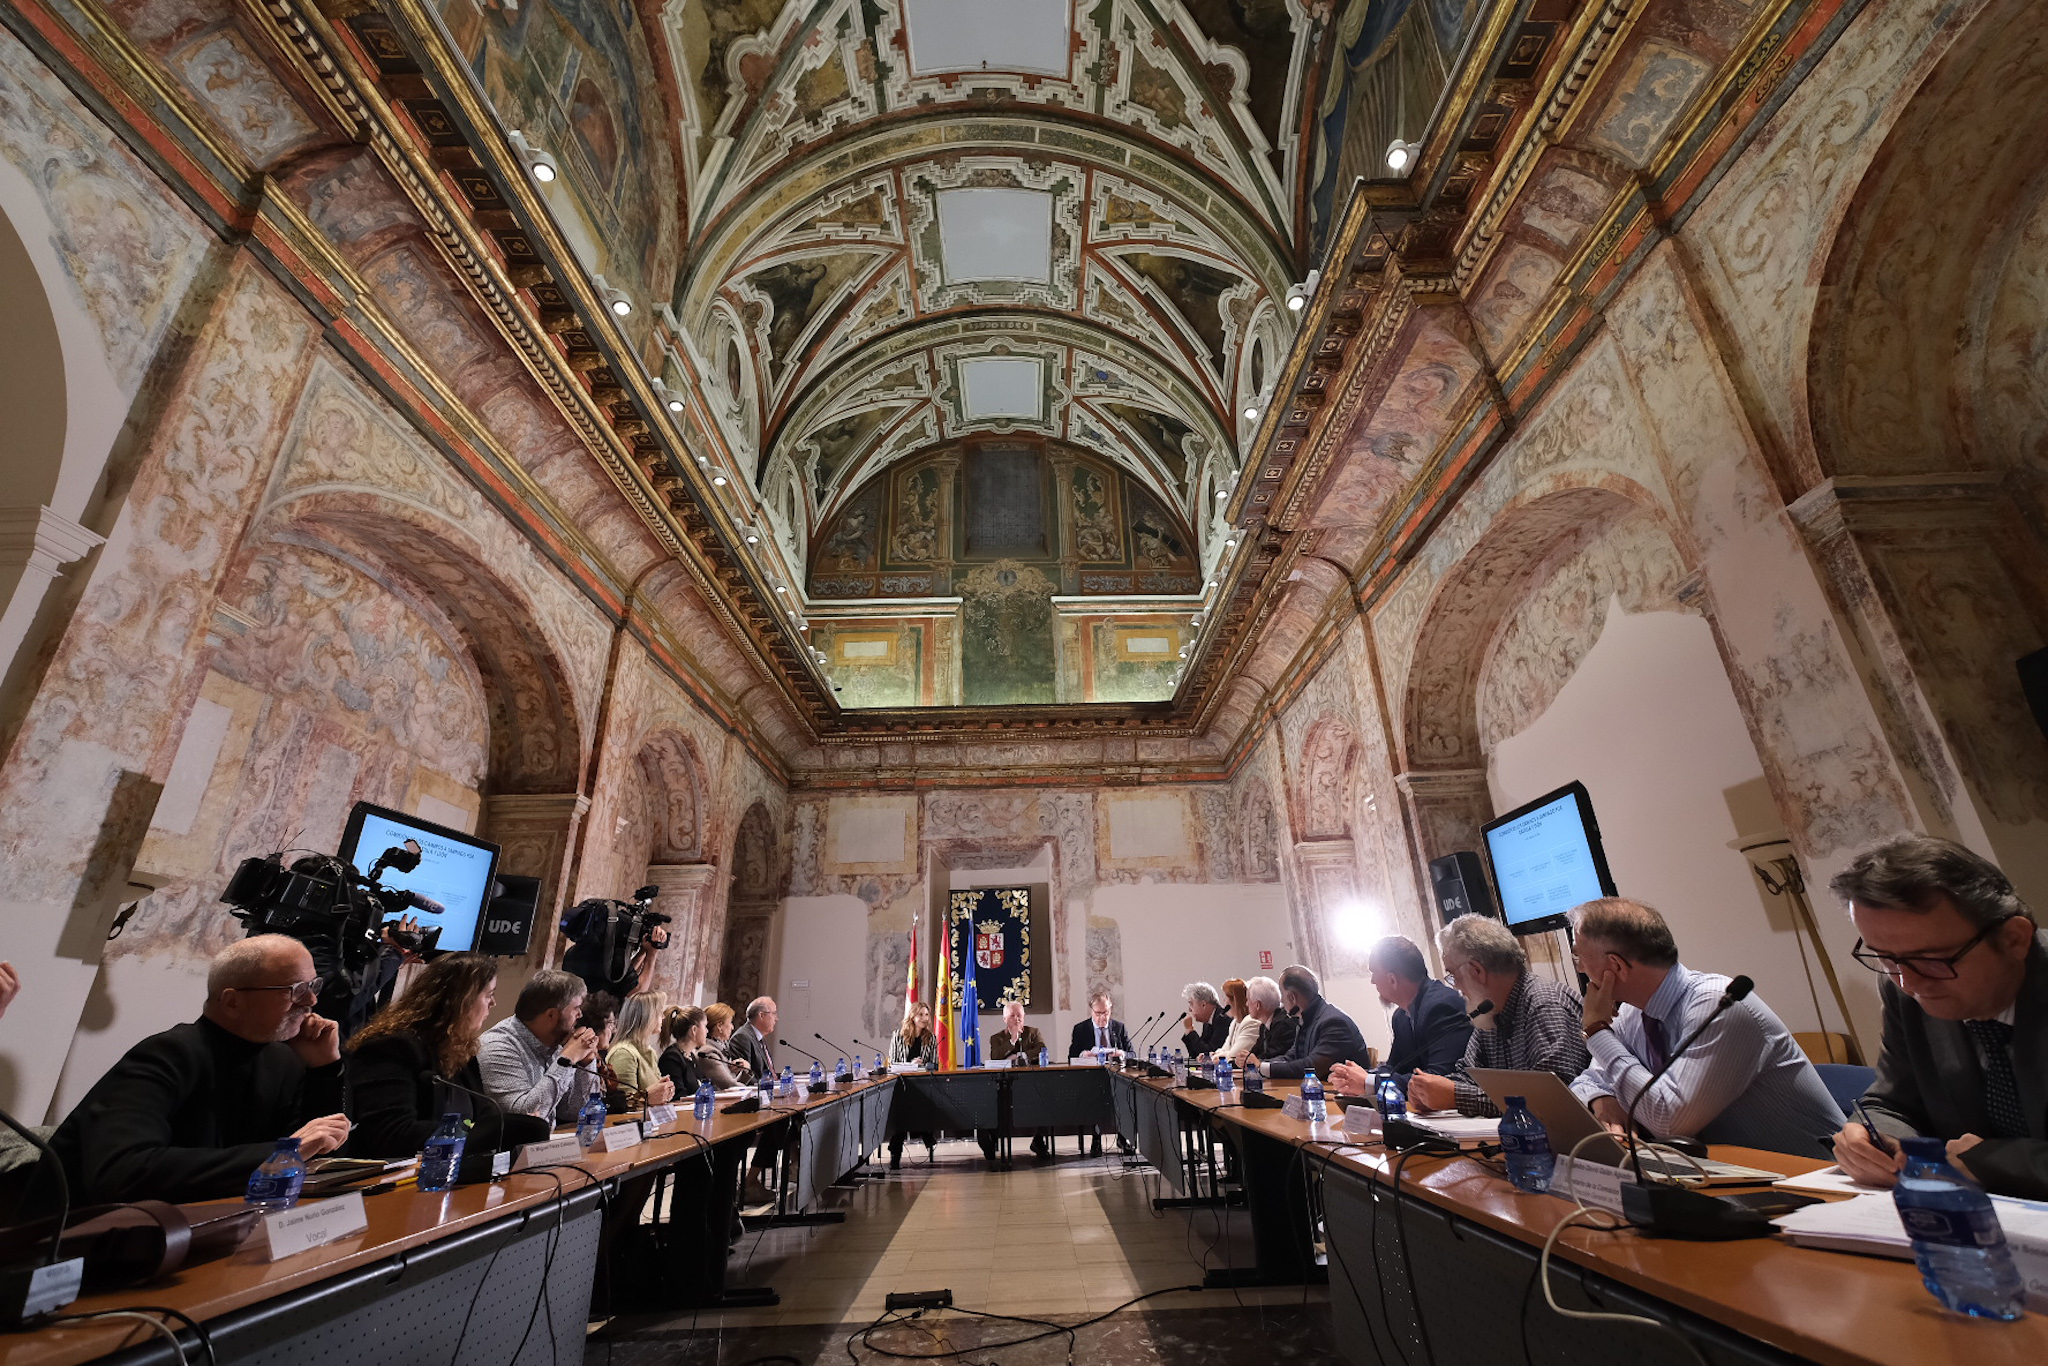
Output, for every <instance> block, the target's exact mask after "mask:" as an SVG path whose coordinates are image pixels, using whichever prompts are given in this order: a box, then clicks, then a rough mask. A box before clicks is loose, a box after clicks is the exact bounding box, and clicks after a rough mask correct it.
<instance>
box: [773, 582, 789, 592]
mask: <svg viewBox="0 0 2048 1366" xmlns="http://www.w3.org/2000/svg"><path fill="white" fill-rule="evenodd" d="M775 591H776V592H778V593H787V592H788V591H789V585H788V584H785V583H778V584H776V585H775Z"/></svg>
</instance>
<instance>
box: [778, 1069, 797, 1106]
mask: <svg viewBox="0 0 2048 1366" xmlns="http://www.w3.org/2000/svg"><path fill="white" fill-rule="evenodd" d="M775 1094H776V1095H778V1096H780V1097H781V1098H782V1099H784V1100H788V1099H789V1098H790V1097H791V1096H793V1095H795V1094H796V1073H794V1072H792V1071H790V1068H789V1064H788V1063H784V1064H782V1080H781V1081H778V1082H777V1083H775Z"/></svg>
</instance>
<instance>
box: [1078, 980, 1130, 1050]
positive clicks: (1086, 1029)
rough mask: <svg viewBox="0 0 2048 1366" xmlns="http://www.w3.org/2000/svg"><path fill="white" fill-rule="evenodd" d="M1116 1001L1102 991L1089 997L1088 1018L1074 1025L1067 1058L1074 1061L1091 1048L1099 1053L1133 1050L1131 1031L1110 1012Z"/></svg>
mask: <svg viewBox="0 0 2048 1366" xmlns="http://www.w3.org/2000/svg"><path fill="white" fill-rule="evenodd" d="M1113 1004H1114V1003H1113V1002H1112V1001H1111V1000H1110V999H1109V997H1107V996H1105V995H1104V994H1103V993H1101V992H1099V991H1098V992H1096V993H1095V994H1094V995H1093V996H1090V997H1089V998H1088V1018H1087V1019H1085V1020H1082V1021H1081V1022H1080V1023H1079V1024H1076V1025H1075V1026H1074V1033H1073V1037H1072V1038H1070V1039H1068V1040H1067V1059H1068V1061H1072V1060H1073V1059H1075V1058H1078V1057H1080V1056H1081V1055H1082V1054H1083V1053H1086V1052H1087V1051H1089V1050H1090V1049H1094V1050H1096V1052H1097V1053H1098V1054H1100V1053H1101V1052H1103V1051H1106V1050H1108V1049H1112V1048H1114V1049H1120V1050H1122V1051H1123V1052H1125V1053H1129V1052H1131V1051H1132V1050H1131V1035H1130V1031H1128V1030H1126V1029H1125V1028H1124V1022H1123V1021H1122V1020H1119V1019H1116V1018H1115V1017H1114V1016H1112V1015H1111V1014H1110V1010H1111V1007H1112V1005H1113Z"/></svg>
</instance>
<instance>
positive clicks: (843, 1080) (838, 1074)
mask: <svg viewBox="0 0 2048 1366" xmlns="http://www.w3.org/2000/svg"><path fill="white" fill-rule="evenodd" d="M852 1080H853V1073H851V1072H849V1071H847V1070H846V1059H844V1058H841V1059H840V1060H839V1066H838V1067H837V1068H836V1069H835V1070H834V1071H833V1073H832V1084H833V1085H834V1086H844V1085H846V1084H847V1083H848V1082H850V1081H852Z"/></svg>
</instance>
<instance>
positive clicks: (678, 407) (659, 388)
mask: <svg viewBox="0 0 2048 1366" xmlns="http://www.w3.org/2000/svg"><path fill="white" fill-rule="evenodd" d="M654 392H655V394H656V395H657V396H658V397H659V398H660V399H661V401H662V403H664V404H665V405H667V407H668V410H669V411H670V412H672V413H680V412H681V411H682V410H683V407H684V404H683V396H682V395H681V394H679V393H677V392H676V391H675V390H673V389H671V388H669V387H668V381H667V380H664V379H657V380H655V381H654Z"/></svg>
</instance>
